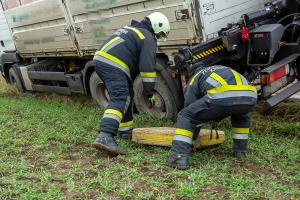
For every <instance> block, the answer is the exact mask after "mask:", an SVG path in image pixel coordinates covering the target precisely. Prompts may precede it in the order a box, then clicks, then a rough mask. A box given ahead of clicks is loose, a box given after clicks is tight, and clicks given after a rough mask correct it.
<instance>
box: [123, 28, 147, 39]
mask: <svg viewBox="0 0 300 200" xmlns="http://www.w3.org/2000/svg"><path fill="white" fill-rule="evenodd" d="M125 28H127V29H130V30H132V31H134V32H135V33H136V34H137V35H138V36H139V38H140V39H141V40H143V39H145V36H144V34H143V33H142V32H141V31H139V30H138V29H136V28H133V27H129V26H125Z"/></svg>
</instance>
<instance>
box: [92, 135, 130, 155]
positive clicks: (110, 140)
mask: <svg viewBox="0 0 300 200" xmlns="http://www.w3.org/2000/svg"><path fill="white" fill-rule="evenodd" d="M92 146H93V147H94V148H96V149H98V150H104V151H108V152H110V153H113V154H116V155H125V154H126V152H125V151H124V150H123V149H121V148H120V147H118V144H117V143H116V141H115V139H114V137H113V136H112V135H111V134H107V133H100V135H98V137H97V138H96V140H95V141H94V142H93V143H92Z"/></svg>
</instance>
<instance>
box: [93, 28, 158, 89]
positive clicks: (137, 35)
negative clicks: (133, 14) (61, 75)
mask: <svg viewBox="0 0 300 200" xmlns="http://www.w3.org/2000/svg"><path fill="white" fill-rule="evenodd" d="M156 43H157V42H156V39H155V36H154V34H153V33H151V32H150V31H149V30H147V29H145V28H137V27H133V26H125V27H124V28H120V29H118V30H117V31H116V32H115V33H114V34H113V35H112V36H111V37H110V38H109V39H108V40H106V41H105V42H104V43H103V44H102V45H101V46H100V47H99V48H98V50H97V51H96V53H95V56H94V60H98V61H100V62H103V63H106V64H107V65H109V66H111V67H115V68H117V69H118V70H121V71H122V72H124V73H125V74H126V75H127V77H128V78H129V79H133V78H134V77H135V76H136V75H138V74H139V73H140V76H141V77H142V80H143V85H144V90H145V91H146V92H147V91H151V90H154V84H155V78H156V72H155V64H156V49H157V44H156Z"/></svg>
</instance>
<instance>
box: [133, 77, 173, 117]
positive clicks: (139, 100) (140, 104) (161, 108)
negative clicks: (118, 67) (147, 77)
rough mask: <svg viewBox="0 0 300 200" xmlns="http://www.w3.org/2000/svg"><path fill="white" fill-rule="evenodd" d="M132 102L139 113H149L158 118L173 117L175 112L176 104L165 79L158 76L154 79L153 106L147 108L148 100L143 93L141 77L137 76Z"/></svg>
mask: <svg viewBox="0 0 300 200" xmlns="http://www.w3.org/2000/svg"><path fill="white" fill-rule="evenodd" d="M133 89H134V103H135V106H136V109H137V111H138V112H139V113H149V114H150V115H151V116H153V117H157V118H160V119H175V118H176V114H177V108H176V104H175V101H174V98H173V95H172V93H171V91H170V90H169V88H168V86H167V84H166V83H165V81H164V80H163V79H162V78H161V77H160V76H158V77H157V78H156V80H155V90H156V93H155V96H156V103H155V106H154V107H153V108H149V104H148V100H147V98H146V97H145V96H144V95H143V83H142V78H141V77H140V76H138V77H137V78H136V79H135V81H134V83H133Z"/></svg>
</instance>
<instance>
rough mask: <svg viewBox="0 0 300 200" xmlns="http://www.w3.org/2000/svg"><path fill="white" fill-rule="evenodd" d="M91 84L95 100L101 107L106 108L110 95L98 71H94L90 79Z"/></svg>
mask: <svg viewBox="0 0 300 200" xmlns="http://www.w3.org/2000/svg"><path fill="white" fill-rule="evenodd" d="M89 86H90V92H91V96H92V98H93V100H94V102H95V103H96V104H97V105H98V106H100V107H101V108H106V107H107V105H108V100H109V95H108V92H107V90H106V88H105V85H104V83H103V81H102V80H101V79H100V77H99V76H98V75H97V73H96V72H93V73H92V75H91V77H90V81H89Z"/></svg>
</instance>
